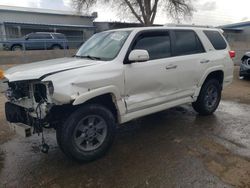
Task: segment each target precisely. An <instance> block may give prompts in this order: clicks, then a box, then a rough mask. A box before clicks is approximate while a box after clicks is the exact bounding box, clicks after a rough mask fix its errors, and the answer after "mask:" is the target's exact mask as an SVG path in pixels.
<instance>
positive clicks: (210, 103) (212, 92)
mask: <svg viewBox="0 0 250 188" xmlns="http://www.w3.org/2000/svg"><path fill="white" fill-rule="evenodd" d="M217 100H218V92H217V88H216V87H215V86H213V85H211V86H209V87H208V89H207V92H206V95H205V104H206V106H207V107H208V108H209V109H213V108H214V107H215V106H216V103H217Z"/></svg>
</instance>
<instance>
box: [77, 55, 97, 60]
mask: <svg viewBox="0 0 250 188" xmlns="http://www.w3.org/2000/svg"><path fill="white" fill-rule="evenodd" d="M74 57H79V58H87V59H91V60H101V59H102V58H100V57H95V56H90V55H84V56H83V55H74Z"/></svg>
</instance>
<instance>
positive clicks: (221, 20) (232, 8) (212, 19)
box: [0, 0, 250, 26]
mask: <svg viewBox="0 0 250 188" xmlns="http://www.w3.org/2000/svg"><path fill="white" fill-rule="evenodd" d="M193 1H194V7H195V9H196V11H195V12H194V15H193V17H192V18H189V19H187V20H181V23H185V24H196V25H209V26H218V25H224V24H230V23H236V22H241V21H250V12H249V7H250V1H249V0H237V3H236V2H235V1H229V0H193ZM0 5H9V6H22V7H31V8H43V9H53V10H65V11H75V10H74V9H73V8H72V5H71V1H70V0H0ZM90 11H92V12H94V11H96V12H98V18H97V19H96V21H127V22H129V21H133V20H128V19H126V18H125V16H124V17H123V16H121V15H119V16H118V14H117V12H116V10H115V9H112V8H110V7H109V6H103V5H98V6H95V7H94V8H92V9H91V10H90ZM172 22H173V20H171V19H169V17H168V16H167V15H166V14H164V13H160V14H158V15H157V16H156V19H155V24H166V23H172Z"/></svg>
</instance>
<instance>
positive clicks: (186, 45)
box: [174, 30, 205, 56]
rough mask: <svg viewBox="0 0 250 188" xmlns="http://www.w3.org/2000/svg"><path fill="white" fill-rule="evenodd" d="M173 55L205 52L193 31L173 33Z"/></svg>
mask: <svg viewBox="0 0 250 188" xmlns="http://www.w3.org/2000/svg"><path fill="white" fill-rule="evenodd" d="M174 52H175V55H177V56H179V55H190V54H197V53H203V52H205V50H204V48H203V46H202V44H201V41H200V39H199V38H198V36H197V35H196V34H195V32H194V31H182V30H180V31H175V49H174Z"/></svg>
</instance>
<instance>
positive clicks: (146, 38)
mask: <svg viewBox="0 0 250 188" xmlns="http://www.w3.org/2000/svg"><path fill="white" fill-rule="evenodd" d="M133 49H142V50H147V51H148V53H149V58H150V60H153V59H160V58H166V57H170V56H171V48H170V37H169V34H168V32H164V33H163V32H161V33H151V34H150V33H147V34H142V35H141V36H140V37H139V38H138V40H137V41H136V43H135V45H134V47H133Z"/></svg>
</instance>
